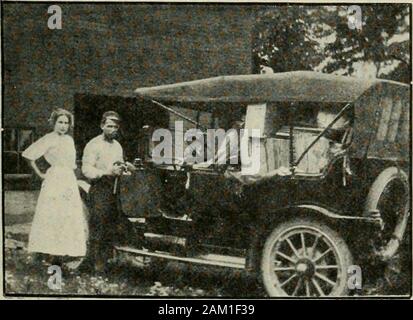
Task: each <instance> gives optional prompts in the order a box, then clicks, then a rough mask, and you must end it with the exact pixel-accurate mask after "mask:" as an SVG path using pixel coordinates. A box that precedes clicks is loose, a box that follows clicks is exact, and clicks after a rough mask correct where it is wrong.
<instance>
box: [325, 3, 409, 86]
mask: <svg viewBox="0 0 413 320" xmlns="http://www.w3.org/2000/svg"><path fill="white" fill-rule="evenodd" d="M360 7H361V13H362V28H361V29H351V28H349V26H348V13H347V7H337V8H336V11H335V15H336V21H332V19H330V20H329V21H326V23H327V24H329V25H330V27H331V28H335V40H334V41H333V42H331V43H329V44H328V45H327V46H326V51H325V54H326V57H329V58H330V62H329V63H328V64H327V65H326V67H325V68H324V69H323V71H324V72H328V73H329V72H334V71H336V70H339V69H343V70H345V74H352V73H353V72H354V71H355V69H354V68H355V64H356V63H357V62H371V63H373V64H374V65H375V67H376V77H379V76H385V75H386V73H387V76H391V77H393V79H394V80H399V81H405V82H409V81H410V70H411V67H410V54H409V52H410V46H409V45H410V39H404V40H403V41H400V42H399V41H397V38H401V39H403V38H405V37H403V36H406V35H408V32H409V27H410V26H409V22H408V21H409V5H407V4H391V5H383V4H374V5H362V6H360ZM390 65H395V66H396V68H395V69H394V70H393V71H391V72H389V73H388V72H386V67H388V66H390Z"/></svg>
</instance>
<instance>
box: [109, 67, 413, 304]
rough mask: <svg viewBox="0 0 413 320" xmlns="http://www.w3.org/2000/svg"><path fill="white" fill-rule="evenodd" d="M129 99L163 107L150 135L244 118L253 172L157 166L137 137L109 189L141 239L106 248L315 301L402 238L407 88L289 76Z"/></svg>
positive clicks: (210, 82) (154, 91)
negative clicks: (175, 126) (229, 275)
mask: <svg viewBox="0 0 413 320" xmlns="http://www.w3.org/2000/svg"><path fill="white" fill-rule="evenodd" d="M135 93H136V94H137V96H138V97H139V99H140V101H141V103H142V104H150V105H152V106H153V108H160V110H167V111H168V112H169V119H167V120H166V122H164V123H158V124H156V125H155V126H156V127H157V128H161V127H164V128H171V127H172V123H173V122H174V121H176V120H181V121H183V122H184V129H189V128H199V129H201V130H203V131H205V129H209V128H212V129H216V128H224V129H229V128H230V127H231V123H233V122H234V121H235V120H237V119H242V118H245V123H244V128H247V129H248V128H249V129H259V130H260V135H259V137H258V141H259V146H260V148H259V152H260V157H259V161H260V164H259V171H258V172H256V173H254V174H248V173H245V172H243V170H244V169H245V168H244V165H243V163H240V164H230V163H227V164H213V163H212V164H208V163H206V164H205V163H204V165H191V164H188V163H185V161H183V160H182V159H172V160H171V162H170V163H159V162H158V161H156V159H154V155H153V154H152V153H151V150H153V148H154V147H155V144H156V143H154V142H153V141H152V140H151V139H150V134H148V135H147V138H146V142H147V146H146V148H145V149H146V152H145V155H140V156H139V158H140V159H141V160H142V161H137V162H139V164H141V166H140V169H141V170H139V171H138V172H136V173H133V174H132V175H127V176H124V177H122V178H121V194H120V198H121V202H122V209H123V211H124V212H125V213H126V214H127V215H128V216H129V217H130V221H133V222H134V225H136V232H140V233H141V234H143V235H144V239H145V241H144V244H143V245H142V247H134V246H120V247H116V250H117V251H119V252H127V253H130V254H136V255H140V256H146V257H151V258H153V261H158V262H159V263H162V262H164V261H168V259H169V260H175V261H181V262H188V263H199V264H204V265H214V266H222V267H231V268H239V269H246V270H248V271H251V272H254V273H255V274H257V275H258V276H259V279H260V280H261V281H262V283H263V286H264V287H265V290H266V293H267V294H268V296H307V297H315V296H340V295H346V294H348V292H349V289H350V288H349V285H348V277H349V270H350V269H351V266H352V265H355V264H357V265H360V266H363V264H364V263H365V262H366V261H367V260H368V261H370V263H371V261H377V262H383V261H388V260H389V259H390V258H391V257H393V256H394V255H395V254H396V253H397V252H398V251H399V250H400V248H401V244H402V243H404V242H405V243H410V242H409V241H410V237H411V234H410V232H411V231H410V230H411V229H410V225H411V221H410V218H409V217H410V179H409V177H410V163H411V161H410V160H411V159H410V136H411V134H410V133H411V132H410V89H409V86H408V85H405V84H401V83H397V82H393V81H387V80H380V79H375V80H362V79H357V78H352V77H344V76H335V75H327V74H322V73H316V72H309V71H296V72H287V73H278V74H264V75H235V76H221V77H215V78H210V79H203V80H197V81H191V82H183V83H177V84H171V85H163V86H157V87H149V88H139V89H137V90H136V91H135ZM148 132H153V130H152V131H151V129H148ZM248 139H251V140H252V139H253V137H252V136H251V137H248ZM178 143H180V142H179V141H174V148H176V147H177V146H176V145H177V144H178ZM184 143H185V142H184ZM205 148H207V146H206V147H205ZM241 159H242V158H241ZM241 162H242V161H241ZM143 180H144V181H145V183H144V184H142V181H143ZM137 185H139V188H145V190H146V194H150V195H151V197H150V199H148V198H146V199H144V198H142V197H138V196H136V188H137ZM142 212H143V213H142ZM409 249H410V248H409Z"/></svg>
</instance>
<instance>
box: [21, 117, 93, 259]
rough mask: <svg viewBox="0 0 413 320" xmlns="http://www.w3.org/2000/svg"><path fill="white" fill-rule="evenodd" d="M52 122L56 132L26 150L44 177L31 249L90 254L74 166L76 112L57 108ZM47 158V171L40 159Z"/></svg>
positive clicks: (66, 253)
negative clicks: (87, 252)
mask: <svg viewBox="0 0 413 320" xmlns="http://www.w3.org/2000/svg"><path fill="white" fill-rule="evenodd" d="M49 121H50V122H51V124H52V125H53V132H51V133H48V134H46V135H45V136H43V137H42V138H40V139H39V140H37V141H36V142H35V143H33V144H32V145H31V146H30V147H28V148H27V149H26V150H25V151H24V152H23V157H24V158H26V159H28V160H29V161H30V164H31V166H32V168H33V170H34V171H35V173H36V174H37V175H38V176H39V177H40V178H41V179H42V180H43V182H42V187H41V190H40V194H39V198H38V200H37V205H36V212H35V215H34V219H33V223H32V227H31V230H30V236H29V245H28V251H29V252H37V253H43V254H49V255H52V256H71V257H82V256H85V254H86V241H87V222H86V217H85V213H84V212H83V208H82V201H81V198H80V193H79V189H78V185H77V180H76V176H75V174H74V169H75V168H76V150H75V145H74V142H73V138H72V137H71V136H70V135H69V134H68V130H69V128H70V126H72V125H73V115H72V114H71V113H70V112H68V111H67V110H64V109H57V110H55V111H53V113H52V115H51V117H50V119H49ZM42 156H43V157H44V158H45V159H46V161H47V162H48V163H49V164H50V168H49V169H48V170H47V171H46V173H43V172H41V171H40V169H39V168H38V166H37V165H36V160H37V159H39V158H41V157H42Z"/></svg>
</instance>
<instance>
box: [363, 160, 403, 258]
mask: <svg viewBox="0 0 413 320" xmlns="http://www.w3.org/2000/svg"><path fill="white" fill-rule="evenodd" d="M409 202H410V192H409V179H408V176H407V174H406V173H405V172H403V171H402V170H399V169H398V168H396V167H390V168H387V169H385V170H384V171H383V172H381V173H380V174H379V176H378V177H377V178H376V180H375V181H374V182H373V184H372V186H371V188H370V191H369V194H368V196H367V200H366V204H365V214H366V215H369V214H370V213H371V212H375V211H377V212H378V213H379V214H380V217H381V219H382V220H383V230H382V232H381V233H380V236H379V237H378V238H376V239H373V240H372V242H373V243H372V245H373V247H374V249H375V253H376V256H377V257H378V258H379V259H380V260H382V261H389V260H390V259H391V258H392V257H393V256H394V255H395V254H396V252H397V251H398V249H399V247H400V244H401V243H402V241H403V240H405V238H406V230H407V226H408V223H409V214H410V206H409Z"/></svg>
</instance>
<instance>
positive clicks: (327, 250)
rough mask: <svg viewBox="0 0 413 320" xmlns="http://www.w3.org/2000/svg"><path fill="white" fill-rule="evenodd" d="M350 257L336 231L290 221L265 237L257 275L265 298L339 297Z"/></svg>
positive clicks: (318, 224) (343, 290) (345, 285)
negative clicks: (262, 286) (260, 280)
mask: <svg viewBox="0 0 413 320" xmlns="http://www.w3.org/2000/svg"><path fill="white" fill-rule="evenodd" d="M350 265H352V256H351V253H350V250H349V249H348V247H347V245H346V243H345V242H344V240H343V239H342V238H341V237H340V236H339V235H338V233H337V232H336V231H334V230H333V229H331V228H330V227H329V226H327V225H326V224H325V223H323V222H320V221H317V220H314V221H313V220H309V219H301V218H298V219H294V220H292V221H288V222H284V223H281V224H279V225H278V226H276V227H275V228H274V229H273V231H272V232H271V233H270V235H269V236H268V237H267V239H266V241H265V244H264V247H263V252H262V258H261V275H262V281H263V284H264V287H265V289H266V292H267V294H268V295H269V296H271V297H274V296H304V297H318V296H343V295H346V294H347V293H348V269H349V266H350Z"/></svg>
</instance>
